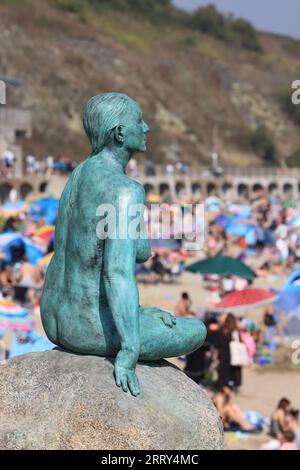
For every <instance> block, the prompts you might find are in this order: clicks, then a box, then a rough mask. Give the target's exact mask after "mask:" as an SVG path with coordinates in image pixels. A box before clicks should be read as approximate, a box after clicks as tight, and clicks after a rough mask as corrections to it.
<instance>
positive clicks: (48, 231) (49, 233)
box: [35, 225, 55, 243]
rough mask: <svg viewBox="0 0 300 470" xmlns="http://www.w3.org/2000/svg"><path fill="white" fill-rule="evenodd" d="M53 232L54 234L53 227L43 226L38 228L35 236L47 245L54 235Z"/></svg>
mask: <svg viewBox="0 0 300 470" xmlns="http://www.w3.org/2000/svg"><path fill="white" fill-rule="evenodd" d="M54 232H55V226H54V225H43V226H42V227H39V228H38V229H37V230H36V232H35V235H36V236H37V237H39V238H41V239H42V240H43V241H44V242H46V243H49V241H50V240H51V238H52V237H53V235H54Z"/></svg>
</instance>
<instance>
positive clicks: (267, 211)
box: [0, 155, 300, 450]
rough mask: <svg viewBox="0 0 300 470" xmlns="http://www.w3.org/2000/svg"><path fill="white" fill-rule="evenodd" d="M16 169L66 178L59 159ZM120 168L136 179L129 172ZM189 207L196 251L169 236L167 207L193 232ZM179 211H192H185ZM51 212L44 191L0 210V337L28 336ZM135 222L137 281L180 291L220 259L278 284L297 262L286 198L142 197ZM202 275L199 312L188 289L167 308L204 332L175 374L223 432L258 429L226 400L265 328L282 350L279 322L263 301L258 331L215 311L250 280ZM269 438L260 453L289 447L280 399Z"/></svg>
mask: <svg viewBox="0 0 300 470" xmlns="http://www.w3.org/2000/svg"><path fill="white" fill-rule="evenodd" d="M26 168H27V169H26V171H27V173H29V174H32V175H33V174H35V173H37V172H40V171H42V172H45V173H47V172H50V173H51V174H53V173H55V172H58V173H63V174H68V173H70V172H71V171H72V170H73V168H74V165H73V163H72V162H71V161H69V160H68V159H65V158H63V157H62V158H59V159H56V160H55V159H54V158H52V157H47V158H46V159H45V160H44V161H43V162H39V163H38V165H37V164H36V159H35V158H34V157H33V156H30V155H29V156H28V158H27V159H26ZM130 171H131V172H133V174H135V175H136V173H134V172H135V171H136V170H135V168H134V166H133V167H132V168H131V170H130ZM153 203H155V207H154V208H153V207H152V206H153ZM161 203H163V204H162V205H161ZM196 203H200V204H203V205H204V208H205V220H204V224H203V227H202V229H203V233H202V234H201V235H203V239H204V240H205V243H204V245H203V246H202V248H201V250H200V251H197V250H195V249H190V244H191V239H190V238H189V237H188V236H187V235H188V234H187V233H186V232H184V231H183V232H182V233H176V231H175V225H176V224H175V223H174V220H175V219H174V218H175V217H176V211H177V212H178V211H179V212H180V213H181V215H182V216H183V218H184V217H186V219H187V224H186V226H189V227H191V226H192V228H193V229H194V227H193V215H194V214H193V207H194V206H195V204H196ZM187 206H189V207H192V209H190V210H188V211H185V208H186V207H187ZM57 208H58V201H57V200H55V199H53V198H51V197H50V196H49V195H47V194H39V195H29V198H28V200H26V201H15V200H13V201H9V200H7V201H4V202H3V204H2V206H1V208H0V226H1V230H0V339H1V337H4V335H5V332H6V331H7V330H9V329H10V331H13V332H14V333H15V334H16V335H17V340H19V341H20V342H23V343H24V342H26V341H29V340H30V338H31V336H30V333H31V332H32V330H34V318H35V315H38V314H39V302H40V298H41V293H42V288H43V282H44V277H45V272H46V269H47V266H48V264H49V262H50V259H51V256H52V255H53V252H54V239H55V231H54V230H55V219H56V213H57ZM159 211H163V214H164V215H163V216H162V215H161V214H162V213H161V212H159ZM165 215H167V217H165ZM177 215H178V214H177ZM190 219H191V220H190ZM166 221H167V222H166ZM144 222H145V226H146V228H147V229H148V233H149V232H151V233H150V242H151V249H152V256H151V258H150V259H149V260H148V261H147V262H146V263H144V264H142V265H137V271H136V273H137V278H138V280H139V281H140V282H142V283H146V284H149V283H150V284H160V283H177V284H178V285H179V286H180V277H181V276H182V274H183V272H184V271H185V269H186V267H187V266H188V265H189V264H190V263H192V262H193V261H195V260H198V259H200V260H201V259H212V258H217V257H230V258H233V259H236V260H239V261H240V262H242V263H244V264H245V265H246V266H248V267H249V268H251V269H252V271H253V273H254V276H256V278H258V279H265V278H267V277H268V276H281V277H282V278H284V279H286V278H287V277H288V276H289V275H290V274H291V273H292V272H293V270H294V269H296V267H297V266H298V265H299V264H300V201H299V200H296V199H293V198H291V197H288V196H287V197H285V198H280V197H278V196H276V195H268V194H266V193H265V192H263V191H259V192H258V193H257V194H256V196H255V197H254V198H253V199H251V200H245V201H236V202H224V201H222V200H221V199H220V198H219V197H218V195H217V194H211V195H210V196H208V197H206V198H201V196H197V198H196V197H194V199H193V200H189V199H187V198H186V197H185V196H182V197H179V198H178V200H176V201H170V200H169V199H167V200H165V201H162V200H161V199H160V198H159V197H158V196H157V195H153V194H151V193H148V194H147V208H146V211H145V215H144ZM164 224H165V225H164ZM191 224H192V225H191ZM184 226H185V224H183V227H184ZM168 231H169V232H168ZM179 235H180V236H179ZM194 242H195V241H192V243H194ZM202 279H203V283H204V286H205V289H206V292H207V296H206V301H205V305H202V306H201V307H202V308H201V309H200V310H201V313H199V311H198V309H196V308H193V304H192V300H191V299H192V293H189V292H183V293H182V295H181V298H180V299H179V301H178V303H177V304H176V306H175V308H174V314H175V315H176V316H181V317H193V316H198V317H200V318H202V319H203V320H204V323H205V325H206V327H207V338H206V341H205V343H204V345H203V346H202V347H201V348H200V349H199V350H197V351H195V352H194V353H192V354H190V355H189V356H187V357H186V358H182V359H183V360H184V368H185V373H186V374H187V375H188V376H189V377H190V378H191V379H192V380H194V381H195V382H197V383H199V384H203V385H204V386H206V387H208V388H211V389H212V390H213V391H214V392H213V393H214V403H215V405H216V407H217V408H218V411H219V413H220V416H221V417H222V419H223V423H224V428H225V430H227V431H228V432H231V431H233V430H238V431H240V432H245V433H256V432H261V430H262V428H263V426H262V423H261V422H251V420H249V419H247V418H246V417H245V413H244V412H243V411H242V410H241V409H240V408H239V407H238V405H237V403H236V401H235V394H236V393H238V391H239V389H240V387H241V386H242V378H243V367H244V366H245V365H249V364H252V363H253V362H254V361H255V360H256V354H257V350H258V349H259V348H260V346H261V345H263V344H264V343H266V344H268V341H269V340H268V336H269V330H270V329H273V330H274V334H275V336H276V337H277V339H276V341H277V344H283V345H284V344H285V336H284V329H283V325H282V322H281V319H280V316H279V315H278V314H277V313H276V312H275V311H274V308H273V305H272V304H271V303H270V304H269V305H266V307H265V311H264V315H263V317H262V319H261V322H260V324H259V325H258V324H254V323H253V322H251V321H250V320H249V319H247V318H246V317H245V316H242V315H241V314H235V313H234V314H232V312H226V313H223V314H220V313H219V314H215V313H214V308H215V306H217V305H218V304H219V302H220V301H221V300H222V299H223V298H224V297H225V296H226V295H228V294H230V293H234V292H239V291H243V290H244V289H247V288H249V287H253V284H254V283H255V280H253V279H249V278H244V277H239V276H238V275H236V274H234V273H230V272H228V273H226V274H224V275H218V274H215V273H208V274H204V275H203V276H202ZM10 309H11V310H10ZM18 309H20V312H21V313H20V319H21V317H22V315H24V312H27V314H28V318H29V320H28V324H26V322H25V320H24V323H22V322H23V319H22V321H21V320H20V325H21V326H20V331H17V328H16V327H15V323H12V324H11V325H10V324H9V322H7V323H5V320H3V318H4V319H5V318H6V317H7V316H8V315H9V314H10V312H18V311H19V310H18ZM21 314H22V315H21ZM1 315H2V316H1ZM22 318H23V317H22ZM30 322H31V323H30ZM22 325H23V326H22ZM24 325H25V326H26V327H24ZM28 325H30V326H28ZM26 338H27V339H26ZM28 338H29V339H28ZM233 341H235V342H238V343H240V344H243V345H244V349H245V351H246V354H247V359H246V360H247V364H246V363H245V362H243V361H242V362H241V363H240V364H239V363H235V364H233V362H232V346H231V343H232V342H233ZM3 344H4V343H3V341H2V343H1V344H0V354H2V357H3V356H6V357H7V356H9V354H10V351H5V347H4V346H3ZM270 436H271V437H272V441H270V442H271V443H270V444H269V448H271V447H273V448H276V449H279V448H280V449H282V450H286V449H292V448H299V424H298V412H297V410H295V409H294V408H293V407H292V405H291V403H290V402H289V400H287V399H283V400H281V401H280V403H279V405H278V408H277V409H276V411H275V412H274V414H273V416H272V419H271V421H270Z"/></svg>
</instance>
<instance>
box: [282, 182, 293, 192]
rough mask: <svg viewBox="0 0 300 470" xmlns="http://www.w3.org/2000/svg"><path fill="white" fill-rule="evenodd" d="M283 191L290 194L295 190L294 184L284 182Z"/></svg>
mask: <svg viewBox="0 0 300 470" xmlns="http://www.w3.org/2000/svg"><path fill="white" fill-rule="evenodd" d="M282 189H283V193H284V194H288V193H292V192H293V189H294V188H293V185H292V184H291V183H284V185H283V188H282Z"/></svg>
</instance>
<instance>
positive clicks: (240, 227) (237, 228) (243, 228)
mask: <svg viewBox="0 0 300 470" xmlns="http://www.w3.org/2000/svg"><path fill="white" fill-rule="evenodd" d="M252 228H253V225H247V224H240V223H239V224H237V223H231V224H230V225H228V226H227V227H226V228H225V230H226V233H228V235H232V236H235V237H245V236H246V235H247V233H248V232H249V231H250V230H251V229H252Z"/></svg>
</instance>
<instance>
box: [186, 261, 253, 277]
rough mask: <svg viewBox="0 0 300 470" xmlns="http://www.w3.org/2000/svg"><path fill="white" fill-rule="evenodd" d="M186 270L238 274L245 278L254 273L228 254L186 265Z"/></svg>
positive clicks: (229, 274) (222, 274) (223, 274)
mask: <svg viewBox="0 0 300 470" xmlns="http://www.w3.org/2000/svg"><path fill="white" fill-rule="evenodd" d="M185 269H186V271H189V272H191V273H200V274H204V275H205V274H218V275H219V276H238V277H242V278H245V279H254V278H255V277H256V274H255V272H254V271H252V269H250V268H248V266H246V265H245V264H244V263H243V262H242V261H240V260H239V259H235V258H230V257H229V256H216V257H214V258H207V259H204V260H202V261H198V262H196V263H193V264H191V265H190V266H187V267H186V268H185Z"/></svg>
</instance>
